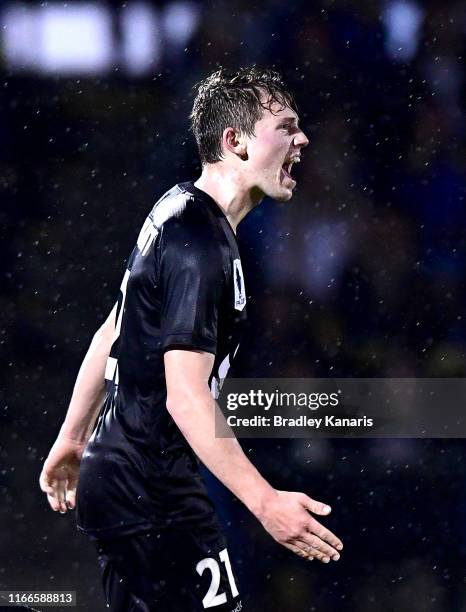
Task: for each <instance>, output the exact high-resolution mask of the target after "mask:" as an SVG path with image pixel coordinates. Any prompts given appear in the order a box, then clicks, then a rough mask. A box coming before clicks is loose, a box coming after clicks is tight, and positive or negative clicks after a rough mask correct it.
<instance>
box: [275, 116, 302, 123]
mask: <svg viewBox="0 0 466 612" xmlns="http://www.w3.org/2000/svg"><path fill="white" fill-rule="evenodd" d="M279 123H295V124H296V125H298V124H299V119H297V118H296V117H283V118H282V119H280V121H279Z"/></svg>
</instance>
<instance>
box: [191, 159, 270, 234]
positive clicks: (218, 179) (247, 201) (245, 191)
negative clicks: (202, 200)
mask: <svg viewBox="0 0 466 612" xmlns="http://www.w3.org/2000/svg"><path fill="white" fill-rule="evenodd" d="M194 184H195V186H196V187H197V188H198V189H202V191H205V193H207V194H209V195H210V197H211V198H213V199H214V200H215V201H216V203H217V204H218V206H220V208H221V209H222V210H223V212H224V213H225V216H226V218H227V219H228V222H229V223H230V225H231V227H232V228H233V231H234V232H235V233H236V228H237V226H238V224H239V223H240V221H242V220H243V219H244V217H245V216H246V215H247V214H248V212H250V211H251V210H252V209H253V208H255V207H256V206H257V205H258V204H259V203H260V201H261V200H262V198H263V197H264V196H263V194H262V193H261V192H260V191H259V190H258V189H254V188H251V187H248V186H246V185H245V182H244V179H243V177H242V176H241V175H240V173H239V172H238V171H237V170H235V169H231V168H228V169H227V168H225V166H224V165H223V164H222V162H218V163H216V164H206V165H205V166H204V167H203V169H202V174H201V176H200V177H199V178H198V179H197V181H196V182H195V183H194Z"/></svg>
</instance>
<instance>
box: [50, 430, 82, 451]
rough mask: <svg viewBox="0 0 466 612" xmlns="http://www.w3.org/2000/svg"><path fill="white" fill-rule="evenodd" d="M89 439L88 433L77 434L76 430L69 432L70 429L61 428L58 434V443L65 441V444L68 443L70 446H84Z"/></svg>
mask: <svg viewBox="0 0 466 612" xmlns="http://www.w3.org/2000/svg"><path fill="white" fill-rule="evenodd" d="M88 439H89V436H88V435H87V432H86V433H82V434H77V433H76V432H69V431H66V430H65V431H63V430H60V432H59V434H58V436H57V443H59V444H60V443H64V444H68V445H70V446H76V447H78V448H79V447H84V446H86V444H87V441H88Z"/></svg>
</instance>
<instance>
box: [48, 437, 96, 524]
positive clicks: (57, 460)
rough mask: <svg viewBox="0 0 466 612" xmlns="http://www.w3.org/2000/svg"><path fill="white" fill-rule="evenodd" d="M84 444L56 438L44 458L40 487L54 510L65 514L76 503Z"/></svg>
mask: <svg viewBox="0 0 466 612" xmlns="http://www.w3.org/2000/svg"><path fill="white" fill-rule="evenodd" d="M85 447H86V444H84V443H78V442H75V441H74V440H68V439H61V438H58V439H57V440H56V442H55V444H54V445H53V446H52V448H51V450H50V453H49V456H48V457H47V459H46V460H45V463H44V467H43V468H42V473H41V475H40V479H39V483H40V488H41V489H42V491H44V493H46V494H47V499H48V502H49V504H50V506H51V508H52V510H55V512H57V511H59V512H61V514H65V512H66V511H67V510H72V509H73V508H74V507H75V505H76V487H77V485H78V477H79V464H80V462H81V457H82V454H83V452H84V449H85Z"/></svg>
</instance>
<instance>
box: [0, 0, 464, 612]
mask: <svg viewBox="0 0 466 612" xmlns="http://www.w3.org/2000/svg"><path fill="white" fill-rule="evenodd" d="M71 4H76V3H71ZM128 4H129V3H128ZM169 4H170V3H168V2H159V3H154V8H155V10H157V11H163V10H165V8H166V7H167V5H169ZM408 4H409V6H412V7H416V6H417V8H418V9H419V10H420V11H421V15H422V18H421V19H420V28H419V32H418V35H417V38H416V39H414V36H413V37H412V40H413V41H414V40H415V42H416V43H417V47H416V49H415V51H414V52H413V53H412V54H411V55H410V56H409V57H407V56H404V55H403V54H402V53H401V52H400V53H401V55H400V54H398V55H397V53H398V52H397V50H396V45H395V50H393V49H392V50H391V51H390V47H389V45H388V42H389V34H390V30H389V29H388V27H387V25H386V23H387V22H386V20H385V18H384V15H386V14H387V13H386V11H387V10H388V8H390V7H393V6H394V5H395V2H387V3H382V2H377V1H369V0H361V1H356V0H354V1H351V0H348V1H344V0H335V1H330V0H329V1H316V2H305V1H295V2H291V3H285V2H280V1H278V0H275V1H270V2H264V1H263V2H251V1H248V2H246V1H238V0H234V1H229V2H222V1H220V2H215V3H213V2H198V3H196V4H193V6H194V7H195V8H196V10H197V11H199V15H200V16H201V18H200V20H199V22H198V25H197V27H196V29H195V32H194V34H193V36H192V37H191V38H190V40H189V43H188V44H187V46H186V48H184V49H182V50H179V49H178V50H173V49H171V48H170V46H169V45H168V44H167V45H165V46H164V51H163V54H162V57H161V59H160V61H159V63H158V65H157V67H156V69H155V68H154V70H153V71H150V72H149V73H147V74H146V75H145V76H139V77H135V76H130V75H127V74H125V73H124V71H123V70H120V69H119V66H118V62H116V63H115V69H114V70H111V71H109V72H107V73H106V74H103V75H97V76H93V77H90V76H86V75H82V76H81V75H78V76H76V75H75V76H72V77H71V76H66V75H56V76H43V75H39V74H37V73H35V72H34V71H32V70H15V69H13V68H12V67H11V66H10V65H9V64H8V62H7V61H4V63H3V67H2V69H1V81H0V105H1V106H0V108H1V113H0V193H1V199H0V202H1V205H0V206H1V211H0V226H1V238H2V239H1V241H0V255H1V257H0V261H1V263H2V270H1V276H0V278H1V296H0V313H1V315H0V316H1V322H0V357H1V373H0V376H1V383H0V388H1V391H0V400H1V401H0V414H1V449H0V461H1V463H0V484H1V487H2V488H1V493H2V495H1V500H2V501H1V507H0V589H28V590H31V589H43V590H50V589H72V590H76V591H77V592H78V604H79V605H78V610H80V611H83V612H84V611H89V612H94V611H97V610H103V609H105V607H104V606H105V605H104V602H103V598H102V595H101V587H100V578H99V574H98V569H97V563H96V558H95V554H94V551H93V548H92V545H91V544H90V543H89V542H88V541H87V539H86V538H85V537H84V536H81V535H78V534H77V533H76V531H75V526H74V517H73V515H72V514H67V515H66V516H59V515H56V514H54V513H52V512H51V511H50V510H49V509H48V506H47V503H46V499H45V496H44V495H43V494H42V493H41V492H40V490H39V487H38V476H39V473H40V469H41V465H42V463H43V460H44V458H45V456H46V454H47V452H48V450H49V448H50V446H51V444H52V442H53V440H54V438H55V436H56V434H57V432H58V429H59V426H60V424H61V422H62V420H63V417H64V413H65V411H66V407H67V402H68V400H69V397H70V394H71V391H72V385H73V382H74V378H75V376H76V373H77V370H78V368H79V365H80V363H81V360H82V359H83V357H84V354H85V351H86V349H87V347H88V344H89V342H90V339H91V337H92V334H93V333H94V332H95V330H96V329H97V327H98V326H99V325H100V324H101V323H102V322H103V320H104V318H105V317H106V316H107V314H108V312H109V310H110V309H111V307H112V305H113V303H114V301H115V299H116V295H117V292H118V287H119V284H120V281H121V277H122V274H123V271H124V268H125V261H126V258H127V257H128V255H129V253H130V251H131V249H132V246H133V244H134V242H135V240H136V237H137V234H138V231H139V228H140V226H141V224H142V222H143V220H144V218H145V216H146V215H147V212H148V211H149V210H150V208H151V207H152V205H153V203H154V201H155V200H156V199H158V197H159V196H160V195H161V194H162V193H163V192H164V191H165V190H166V189H167V188H169V187H171V186H172V185H173V184H174V183H175V182H177V181H185V180H190V179H194V178H196V177H197V176H198V174H199V171H200V167H199V162H198V160H197V155H196V150H195V146H194V142H193V139H192V137H191V135H190V134H189V132H188V121H187V116H188V114H189V111H190V106H191V103H192V86H193V84H194V83H195V82H196V81H198V80H200V79H201V78H203V77H205V76H206V75H207V74H208V73H210V72H211V71H212V70H213V69H215V68H216V67H217V66H218V65H220V64H221V65H224V66H232V67H235V66H239V65H244V64H249V63H252V62H259V63H261V64H264V65H274V66H275V67H277V68H279V69H281V70H282V71H283V73H284V75H285V77H286V80H287V81H288V83H289V84H290V86H291V87H292V88H293V89H294V90H295V92H296V96H297V100H298V105H299V108H300V114H301V123H302V126H303V129H304V130H305V131H306V132H307V134H308V136H309V137H310V141H311V144H310V146H309V147H308V149H307V150H306V151H305V154H304V155H303V162H302V163H301V164H300V166H298V167H297V170H296V175H297V177H298V188H297V190H296V195H295V197H294V198H293V200H292V202H290V203H286V204H284V205H283V204H277V203H275V202H272V201H267V200H265V201H264V202H263V203H262V204H261V205H260V206H259V207H258V208H257V209H256V210H255V211H254V212H253V213H251V214H250V215H249V216H248V218H247V219H246V220H245V221H244V222H243V223H242V224H241V226H240V228H239V238H240V241H241V247H242V251H241V252H242V259H243V267H244V268H245V277H246V288H247V291H248V300H249V302H248V312H249V317H250V320H249V330H248V334H247V337H246V341H245V343H244V344H243V346H242V349H241V352H240V355H239V361H238V363H237V373H238V374H240V375H242V376H245V377H247V376H251V377H252V376H256V377H269V378H270V377H301V376H305V377H314V376H318V377H325V376H328V377H345V376H352V377H375V376H381V377H390V376H399V377H404V376H407V377H439V376H449V377H463V376H464V374H465V369H466V356H465V339H466V338H465V336H466V332H465V326H464V316H465V314H464V305H465V297H466V296H465V281H464V277H465V267H466V266H465V264H466V251H465V243H466V233H465V222H466V204H465V193H466V172H465V127H466V126H465V112H464V108H465V97H466V96H465V70H464V65H465V64H464V52H465V46H466V38H465V33H466V18H465V16H466V13H465V7H464V4H463V3H461V2H451V1H447V2H441V1H440V0H438V1H436V2H433V1H430V2H417V3H414V2H411V3H408ZM4 6H5V4H2V7H4ZM106 6H107V7H108V9H109V10H111V11H112V13H113V19H114V25H115V31H116V34H117V35H118V23H119V18H120V16H121V11H122V10H124V7H121V6H120V5H114V4H107V5H106ZM413 10H414V9H413ZM439 409H442V406H439ZM243 447H244V449H245V451H246V452H247V453H248V455H249V456H250V457H251V459H252V460H253V461H254V463H255V464H256V465H257V466H258V467H259V469H261V470H262V471H263V473H264V474H265V475H266V476H267V477H268V478H269V479H270V480H271V482H272V483H273V484H274V486H276V487H279V488H284V489H289V490H303V491H305V492H306V493H308V494H310V495H311V496H312V497H314V498H316V499H319V500H322V501H325V502H327V503H329V504H330V505H332V507H333V509H334V510H333V515H332V517H331V518H329V519H328V520H327V519H326V520H325V523H326V524H328V525H329V527H330V528H331V529H332V530H334V531H335V532H336V533H337V534H338V535H339V536H340V537H341V538H342V539H343V541H344V543H345V550H344V554H343V556H342V559H341V560H340V561H339V562H338V563H332V564H330V565H329V566H323V565H320V564H319V563H317V562H313V563H305V562H303V561H302V560H300V559H298V558H295V557H293V556H292V555H291V554H289V553H288V552H287V551H286V550H284V549H281V548H279V546H278V545H276V544H275V543H274V542H273V541H272V540H271V539H270V538H269V537H268V536H267V535H266V534H265V532H263V531H262V529H261V527H260V526H259V525H258V524H257V523H256V522H255V521H254V520H253V519H252V517H251V516H250V515H249V514H248V513H247V511H246V510H245V509H244V508H243V507H242V506H241V505H240V504H239V503H237V502H235V501H234V500H232V499H231V496H230V495H229V493H228V492H226V491H225V490H223V489H221V488H220V487H219V486H218V485H217V484H216V483H214V482H212V483H211V486H212V489H213V494H214V495H215V497H216V499H217V505H218V508H219V511H220V513H221V514H222V516H223V518H224V520H225V524H226V528H227V530H228V534H229V537H230V555H231V557H233V559H234V563H235V565H236V567H237V569H238V573H239V574H240V577H241V578H242V591H243V593H246V592H247V593H249V595H250V602H249V603H248V606H247V607H246V609H247V610H248V612H253V611H259V610H273V611H275V610H276V611H283V612H304V611H314V610H315V611H318V612H327V611H332V612H333V611H344V612H346V611H355V612H363V611H364V612H365V611H369V610H375V609H377V610H378V612H385V611H387V612H388V611H391V610H398V611H402V612H404V611H408V610H416V611H417V610H419V611H427V610H428V611H436V612H437V611H439V612H440V611H442V612H447V611H448V612H450V611H455V612H464V611H466V576H465V555H466V529H465V520H464V516H465V512H466V496H465V492H464V481H465V476H466V466H465V452H464V450H465V445H464V442H463V441H462V440H454V439H449V440H373V441H371V440H338V441H337V440H325V441H323V440H319V441H304V440H260V441H252V440H246V441H244V444H243ZM39 607H40V606H39Z"/></svg>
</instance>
